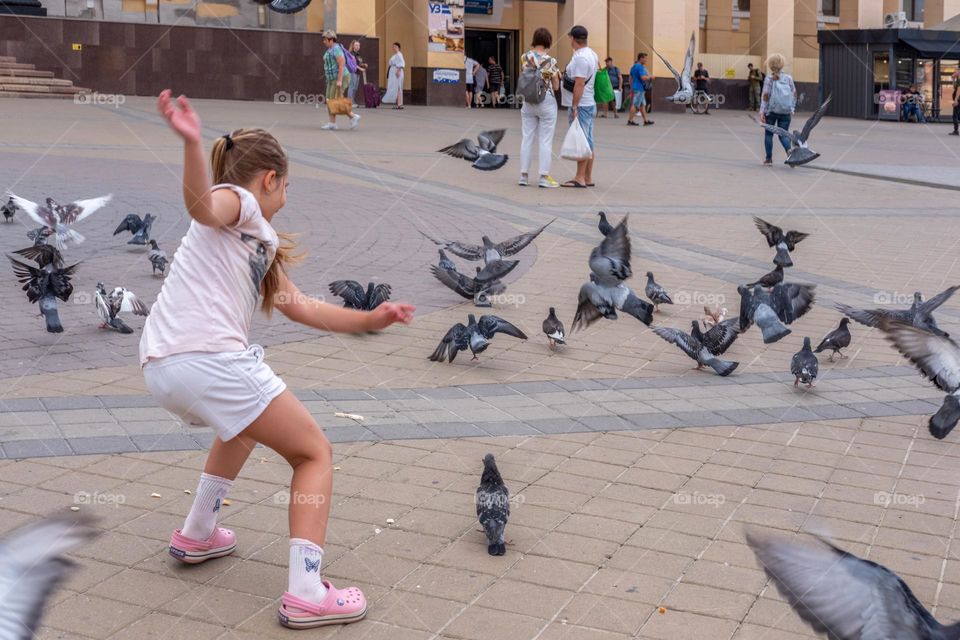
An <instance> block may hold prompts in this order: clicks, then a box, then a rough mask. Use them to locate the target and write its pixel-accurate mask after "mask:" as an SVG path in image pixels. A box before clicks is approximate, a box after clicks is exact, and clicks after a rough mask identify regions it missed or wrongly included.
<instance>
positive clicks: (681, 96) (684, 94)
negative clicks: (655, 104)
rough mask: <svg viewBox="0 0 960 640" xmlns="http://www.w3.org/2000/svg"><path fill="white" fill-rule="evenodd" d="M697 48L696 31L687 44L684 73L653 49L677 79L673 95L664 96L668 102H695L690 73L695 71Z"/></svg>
mask: <svg viewBox="0 0 960 640" xmlns="http://www.w3.org/2000/svg"><path fill="white" fill-rule="evenodd" d="M695 49H696V32H694V33H691V34H690V44H689V45H688V46H687V55H686V56H685V57H684V59H683V73H677V70H676V69H674V68H673V65H671V64H670V63H669V62H667V59H666V58H664V57H663V56H662V55H660V52H659V51H657V50H656V49H654V50H653V52H654V53H656V54H657V57H658V58H660V59H661V60H663V64H665V65H666V67H667V69H669V70H670V73H672V74H673V77H674V79H675V80H676V81H677V91H676V92H675V93H674V94H673V95H672V96H667V97H665V98H664V100H666V101H667V102H674V103H676V104H690V103H691V102H693V83H691V82H690V74H691V73H693V54H694V51H695Z"/></svg>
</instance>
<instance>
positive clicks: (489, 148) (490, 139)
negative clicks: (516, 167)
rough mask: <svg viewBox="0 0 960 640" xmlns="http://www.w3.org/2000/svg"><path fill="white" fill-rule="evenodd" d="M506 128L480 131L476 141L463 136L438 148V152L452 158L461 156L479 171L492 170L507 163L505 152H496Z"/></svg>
mask: <svg viewBox="0 0 960 640" xmlns="http://www.w3.org/2000/svg"><path fill="white" fill-rule="evenodd" d="M504 133H506V129H493V130H492V131H481V132H480V135H478V136H477V142H478V143H479V144H474V143H473V140H470V139H469V138H464V139H462V140H461V141H460V142H458V143H456V144H452V145H450V146H449V147H444V148H443V149H439V150H438V151H439V153H445V154H447V155H448V156H453V157H454V158H463V159H464V160H466V161H468V162H472V163H473V168H474V169H480V170H481V171H494V170H496V169H499V168H500V167H502V166H503V165H505V164H507V158H508V157H509V156H507V154H505V153H497V145H498V144H500V141H501V140H503V134H504Z"/></svg>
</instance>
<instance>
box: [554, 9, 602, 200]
mask: <svg viewBox="0 0 960 640" xmlns="http://www.w3.org/2000/svg"><path fill="white" fill-rule="evenodd" d="M567 35H569V36H570V46H571V47H572V48H573V57H572V58H570V63H569V64H568V65H567V68H566V70H565V71H564V75H565V76H566V77H567V79H568V80H572V81H573V91H568V90H567V88H566V86H565V87H564V90H563V95H562V98H563V104H564V105H566V106H568V107H569V108H570V109H569V111H568V112H567V121H568V122H569V123H572V122H573V119H574V118H576V119H577V120H579V122H580V126H581V128H583V133H584V135H586V136H587V142H588V143H589V144H590V149H591V150H593V149H594V147H593V120H594V118H596V116H597V101H596V100H595V99H594V97H593V83H594V82H595V81H596V79H597V69H599V68H600V58H599V56H597V54H596V53H595V52H594V50H593V49H591V48H590V47H588V46H587V28H586V27H583V26H581V25H576V26H574V27H573V28H572V29H570V33H569V34H567ZM604 73H606V72H604ZM564 84H565V85H566V84H567V83H566V82H565V83H564ZM595 158H596V151H594V154H593V155H592V156H591V157H590V158H589V159H588V160H579V161H578V162H577V175H576V176H574V178H573V179H572V180H567V181H566V182H564V183H563V184H562V185H560V186H563V187H575V188H580V189H582V188H584V187H592V186H593V161H594V159H595Z"/></svg>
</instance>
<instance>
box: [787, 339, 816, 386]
mask: <svg viewBox="0 0 960 640" xmlns="http://www.w3.org/2000/svg"><path fill="white" fill-rule="evenodd" d="M819 372H820V361H819V360H817V356H815V355H814V353H813V349H811V348H810V338H809V337H807V338H804V339H803V348H802V349H800V351H797V352H796V353H795V354H793V358H792V359H791V360H790V373H792V374H793V376H794V380H793V386H797V385H798V384H800V383H801V382H802V383H803V384H805V385H807V388H808V389H809V388H811V387H813V381H814V380H816V379H817V374H818V373H819Z"/></svg>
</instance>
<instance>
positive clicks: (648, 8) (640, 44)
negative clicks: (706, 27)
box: [634, 0, 702, 77]
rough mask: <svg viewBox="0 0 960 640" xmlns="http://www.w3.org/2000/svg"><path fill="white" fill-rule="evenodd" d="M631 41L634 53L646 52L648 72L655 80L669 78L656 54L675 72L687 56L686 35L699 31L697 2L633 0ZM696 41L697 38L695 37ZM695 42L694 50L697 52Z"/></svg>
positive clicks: (693, 0)
mask: <svg viewBox="0 0 960 640" xmlns="http://www.w3.org/2000/svg"><path fill="white" fill-rule="evenodd" d="M634 24H635V27H634V38H635V46H634V49H636V51H637V52H640V51H646V52H647V53H648V54H650V59H649V60H648V62H649V64H650V66H649V69H650V72H651V73H652V74H654V75H655V76H658V77H663V76H666V77H672V76H671V75H670V71H668V70H667V68H666V67H665V66H663V63H662V62H660V59H659V58H658V57H657V56H656V55H654V53H653V50H654V49H656V50H657V51H658V52H659V53H660V55H662V56H663V57H664V58H666V59H667V60H670V64H672V65H673V66H674V67H676V68H677V70H678V71H679V70H680V69H681V67H682V66H683V59H684V56H685V55H686V53H687V45H688V44H689V42H690V34H691V33H692V32H699V30H700V2H699V0H637V8H636V11H635V13H634ZM698 40H699V38H698ZM701 50H702V48H701V46H700V43H699V42H698V43H697V48H696V51H697V52H699V51H701Z"/></svg>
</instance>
